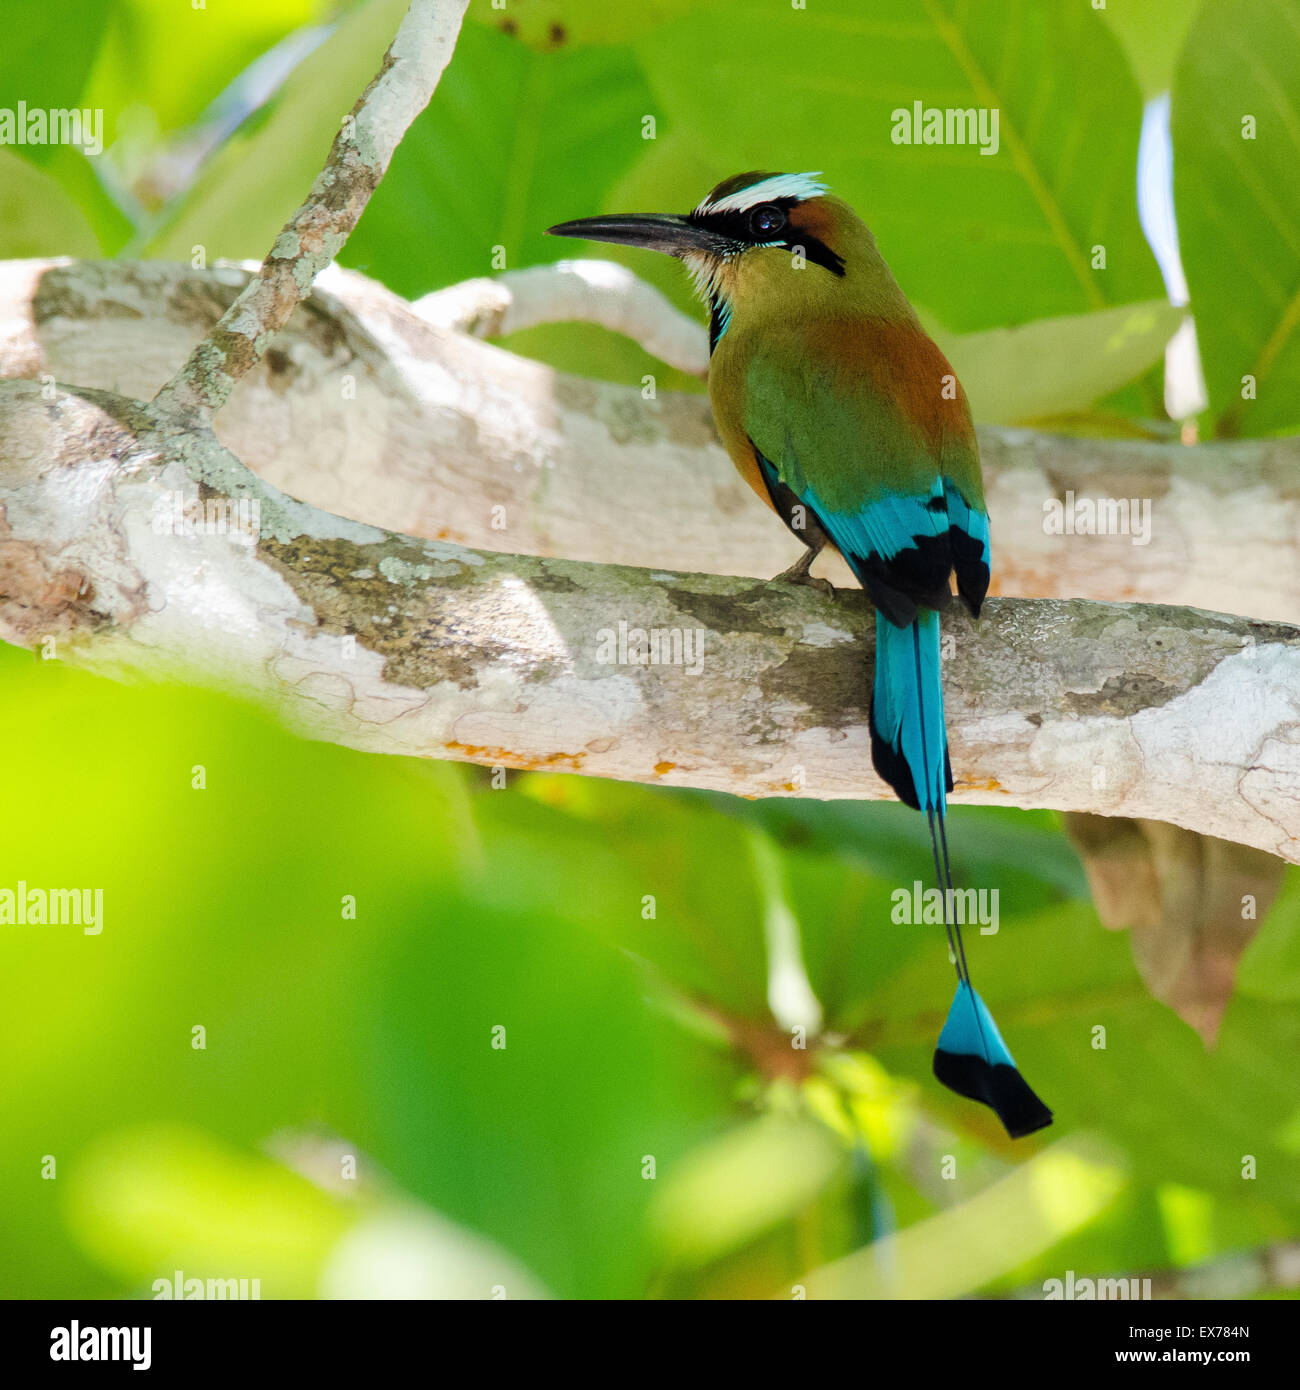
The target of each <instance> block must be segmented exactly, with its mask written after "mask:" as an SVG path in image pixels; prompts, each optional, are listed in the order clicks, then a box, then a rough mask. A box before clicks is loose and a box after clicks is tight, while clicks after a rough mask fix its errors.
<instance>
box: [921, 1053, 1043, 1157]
mask: <svg viewBox="0 0 1300 1390" xmlns="http://www.w3.org/2000/svg"><path fill="white" fill-rule="evenodd" d="M934 1074H935V1077H936V1078H937V1079H938V1080H939V1081H940V1082H942V1084H943V1085H945V1086H947V1088H948V1089H949V1090H950V1091H956V1093H957V1094H958V1095H959V1096H965V1097H966V1099H967V1100H977V1101H979V1102H980V1104H982V1105H987V1106H988V1107H989V1109H990V1110H992V1111H993V1112H994V1113H995V1114H996V1115H997V1117H998V1119H999V1120H1001V1121H1002V1124H1003V1127H1004V1128H1005V1129H1006V1131H1007V1133H1008V1134H1009V1135H1010V1136H1011V1138H1012V1139H1023V1138H1024V1137H1025V1135H1027V1134H1033V1133H1034V1132H1035V1131H1037V1130H1040V1129H1046V1128H1047V1126H1048V1125H1050V1124H1051V1123H1052V1112H1051V1111H1050V1110H1049V1109H1048V1108H1047V1106H1046V1105H1044V1104H1043V1102H1042V1101H1041V1100H1039V1098H1038V1096H1037V1095H1035V1094H1034V1091H1033V1089H1032V1088H1031V1087H1030V1085H1029V1083H1028V1082H1027V1081H1026V1080H1025V1078H1024V1077H1023V1076H1021V1075H1020V1073H1019V1072H1018V1071H1017V1070H1016V1068H1015V1067H1009V1066H1007V1065H1006V1063H1005V1062H999V1063H997V1064H996V1065H991V1064H990V1063H988V1062H986V1061H985V1060H984V1058H983V1057H975V1056H971V1055H969V1054H964V1053H956V1052H945V1051H944V1050H943V1049H942V1048H936V1049H935V1054H934Z"/></svg>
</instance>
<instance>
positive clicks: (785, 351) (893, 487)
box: [742, 320, 989, 623]
mask: <svg viewBox="0 0 1300 1390" xmlns="http://www.w3.org/2000/svg"><path fill="white" fill-rule="evenodd" d="M742 416H743V423H744V428H745V431H746V434H747V435H748V438H749V439H750V440H751V441H752V443H753V447H754V449H755V451H756V453H757V455H758V464H759V468H760V470H761V471H762V472H763V474H764V477H765V478H766V479H767V480H768V482H769V485H770V484H771V483H772V482H774V481H775V482H777V483H779V484H781V485H783V486H784V487H786V488H789V489H790V490H791V491H792V492H793V493H794V494H795V495H796V496H798V498H799V499H800V500H801V501H802V502H803V503H804V504H805V505H806V506H807V507H808V508H809V510H810V511H812V512H813V513H814V514H815V516H816V518H817V520H818V521H819V522H820V524H821V525H822V527H823V529H824V530H825V531H826V532H827V534H828V535H829V536H830V538H831V540H832V541H833V542H834V543H835V545H836V546H837V548H838V549H839V550H840V552H841V553H842V554H843V555H844V558H845V559H846V560H847V561H848V563H849V565H850V567H851V568H852V569H853V571H854V573H855V574H856V575H857V576H858V579H859V581H860V582H861V583H862V585H863V586H864V588H866V589H867V590H868V592H869V593H870V594H871V596H872V599H873V601H874V602H875V603H876V604H877V606H878V607H880V608H881V609H882V610H883V611H884V612H885V613H886V614H887V616H889V617H890V618H891V619H892V620H894V621H897V622H901V623H906V622H910V621H911V619H912V617H914V616H915V610H916V606H917V605H918V604H924V605H926V606H928V607H935V606H939V605H941V604H942V602H943V598H944V596H946V594H947V593H948V583H949V575H950V573H951V572H952V570H953V569H954V568H956V571H957V580H958V588H959V591H960V592H961V594H962V596H963V598H965V599H966V601H967V603H968V604H970V606H971V608H972V610H973V611H975V612H978V609H979V603H980V600H982V598H983V596H984V591H985V589H986V588H987V586H988V562H989V555H988V518H987V516H986V514H985V511H984V498H983V492H982V489H981V487H980V473H979V453H978V449H977V446H976V443H975V434H974V429H973V427H972V425H971V420H970V411H969V408H968V407H967V404H966V399H965V396H964V395H963V394H962V391H961V387H960V385H958V384H957V380H956V377H955V375H954V374H953V371H952V368H951V366H949V364H948V362H947V360H946V359H945V358H944V356H943V354H942V353H941V352H940V351H939V349H938V348H937V347H936V346H935V344H934V343H933V342H932V341H931V340H930V339H929V338H928V337H926V335H925V334H924V333H923V332H921V330H920V329H919V328H917V327H915V326H914V325H911V324H886V323H883V322H881V321H878V320H859V321H854V322H852V323H849V324H836V325H832V326H829V327H828V326H822V328H821V330H820V331H817V330H803V331H800V330H798V329H787V330H786V331H784V332H782V333H780V334H778V335H769V337H768V338H767V339H765V341H764V342H763V343H762V344H761V346H760V347H758V348H757V349H756V350H755V352H754V353H753V355H752V356H751V358H750V360H749V362H748V363H747V365H746V368H745V375H744V395H743V405H742Z"/></svg>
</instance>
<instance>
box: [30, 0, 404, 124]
mask: <svg viewBox="0 0 1300 1390" xmlns="http://www.w3.org/2000/svg"><path fill="white" fill-rule="evenodd" d="M47 8H48V7H47ZM97 8H102V9H104V10H106V11H107V12H108V14H109V15H110V16H111V23H109V24H108V26H107V32H106V33H105V35H104V41H103V44H102V46H101V47H100V50H99V55H98V60H97V61H96V62H95V64H94V68H93V71H92V72H91V73H90V80H89V84H88V86H87V88H86V94H85V101H84V103H83V104H84V105H87V106H98V107H102V108H103V110H104V112H105V125H106V127H107V129H106V135H107V136H109V138H110V139H111V138H115V136H116V134H117V133H118V126H119V123H120V121H121V119H122V117H123V116H124V115H125V114H126V113H128V112H130V111H132V109H137V110H140V111H143V112H147V113H148V116H149V121H150V124H151V126H152V128H153V130H154V131H155V133H156V134H157V135H159V136H161V135H166V134H168V133H169V132H172V131H176V130H179V129H180V128H181V127H183V126H186V125H189V124H190V123H191V122H193V121H194V120H196V119H197V118H198V116H199V115H200V114H201V113H202V112H203V110H204V109H205V108H206V107H207V106H208V104H209V103H210V102H211V101H213V100H214V99H215V98H216V97H217V96H218V95H219V94H220V93H221V92H222V91H223V90H224V88H225V87H227V86H228V85H229V83H230V82H232V81H233V80H234V79H235V78H236V77H237V76H238V75H239V74H240V73H241V72H242V71H243V69H244V68H246V67H247V66H248V64H249V63H251V62H252V61H253V59H254V58H256V57H258V56H259V54H262V53H264V52H265V51H266V50H267V49H269V48H271V47H272V46H273V45H274V44H275V43H277V42H278V41H279V40H280V39H282V38H283V37H284V36H285V35H286V34H288V33H290V32H292V31H293V30H294V29H297V28H298V27H299V26H301V25H305V24H309V23H311V22H312V21H313V20H314V19H316V18H317V17H324V16H326V15H327V14H328V10H329V8H330V6H329V5H328V4H326V3H325V2H324V0H219V3H213V4H208V5H206V6H205V7H203V8H201V9H195V8H194V7H193V6H191V5H189V4H185V3H177V0H117V3H116V4H115V5H113V6H100V7H97ZM390 37H391V35H390ZM177 53H184V55H185V61H184V62H177V60H176V55H177ZM358 95H360V93H358Z"/></svg>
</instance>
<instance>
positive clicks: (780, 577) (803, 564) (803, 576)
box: [772, 545, 835, 598]
mask: <svg viewBox="0 0 1300 1390" xmlns="http://www.w3.org/2000/svg"><path fill="white" fill-rule="evenodd" d="M821 551H822V548H821V546H819V545H818V546H811V545H810V546H809V547H808V549H807V550H805V551H804V553H803V555H802V556H801V557H800V558H799V559H798V560H796V561H795V562H794V564H793V565H791V566H790V568H789V569H788V570H782V571H781V573H780V574H777V575H773V576H772V583H773V584H802V585H803V586H804V587H805V588H807V589H816V590H817V592H818V593H819V594H825V595H826V596H827V597H828V598H829V597H833V596H834V594H835V586H834V585H833V584H832V583H831V581H830V580H829V579H819V578H816V577H815V576H813V575H811V574H809V573H808V571H809V569H810V568H811V567H812V562H813V561H814V560H815V559H816V558H817V557H818V555H820V554H821Z"/></svg>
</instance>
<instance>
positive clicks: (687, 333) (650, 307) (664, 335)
mask: <svg viewBox="0 0 1300 1390" xmlns="http://www.w3.org/2000/svg"><path fill="white" fill-rule="evenodd" d="M411 308H412V309H413V310H414V311H415V312H416V313H417V314H418V315H419V316H420V317H421V318H422V319H424V320H425V321H426V322H427V323H431V324H433V326H434V327H435V328H445V329H452V330H454V331H456V332H459V333H471V334H473V335H474V337H476V338H500V337H504V336H505V335H506V334H507V333H518V332H520V331H521V330H522V329H525V328H536V327H537V326H538V325H539V324H544V323H566V322H583V323H596V324H599V325H600V326H601V327H602V328H608V329H609V330H610V331H611V332H612V333H621V334H623V335H624V337H627V338H631V339H633V340H634V341H635V342H637V343H639V344H640V345H641V346H642V347H643V348H645V350H646V351H647V352H648V353H650V355H651V356H652V357H657V358H659V360H660V361H661V362H667V363H668V365H669V366H670V367H677V368H680V370H682V371H683V372H690V373H691V374H692V375H693V376H699V377H704V376H707V375H708V374H709V336H708V334H707V333H706V332H705V331H704V325H703V324H702V323H700V322H699V321H698V320H697V319H691V318H687V317H686V315H685V314H683V313H682V311H681V310H680V309H678V308H677V306H676V305H675V304H672V303H670V302H669V301H668V300H667V299H666V298H665V297H664V296H663V295H662V294H660V293H659V291H658V290H657V289H655V287H654V286H653V285H648V284H646V282H645V281H644V280H642V279H640V278H639V277H638V276H636V275H633V274H632V272H631V271H630V270H628V269H627V268H626V267H625V266H621V265H617V264H616V263H615V262H613V261H556V262H555V263H554V264H553V265H535V266H530V267H529V268H528V269H527V270H508V271H506V272H505V273H504V274H502V275H498V276H497V277H496V278H495V279H492V278H488V277H484V278H482V279H479V280H466V281H464V282H462V283H461V284H459V285H452V286H450V288H448V289H445V290H437V291H436V292H435V293H433V294H426V295H425V296H424V298H423V299H417V300H416V301H415V303H414V304H412V305H411Z"/></svg>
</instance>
